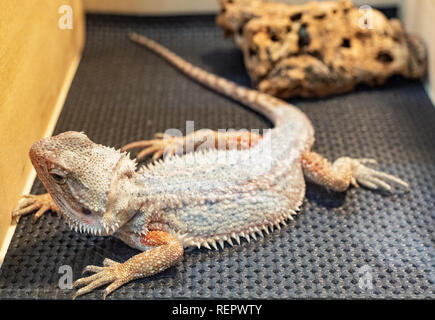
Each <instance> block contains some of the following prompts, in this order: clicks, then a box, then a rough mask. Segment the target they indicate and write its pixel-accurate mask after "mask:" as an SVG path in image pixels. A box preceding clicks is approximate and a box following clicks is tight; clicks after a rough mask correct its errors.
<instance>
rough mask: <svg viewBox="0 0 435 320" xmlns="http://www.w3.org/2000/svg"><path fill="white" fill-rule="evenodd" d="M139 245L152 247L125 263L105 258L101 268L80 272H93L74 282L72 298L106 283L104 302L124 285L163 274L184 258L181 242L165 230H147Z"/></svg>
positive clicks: (96, 267)
mask: <svg viewBox="0 0 435 320" xmlns="http://www.w3.org/2000/svg"><path fill="white" fill-rule="evenodd" d="M141 242H142V243H143V245H144V246H151V247H153V248H152V249H150V250H147V251H144V252H142V253H139V254H137V255H135V256H133V257H132V258H130V259H128V260H127V261H125V262H124V263H119V262H115V261H113V260H110V259H105V260H104V262H103V265H104V266H103V267H99V266H87V267H86V268H85V269H84V270H83V272H94V274H93V275H91V276H89V277H85V278H81V279H78V280H77V281H75V282H74V283H73V287H74V288H76V287H81V288H80V289H79V290H78V291H77V292H76V293H75V294H74V295H73V299H75V298H77V297H78V296H80V295H83V294H86V293H88V292H91V291H92V290H94V289H95V288H98V287H100V286H102V285H105V284H109V285H108V286H107V287H106V289H105V290H104V295H103V298H104V299H105V298H106V296H107V295H108V294H110V293H111V292H113V291H114V290H116V289H117V288H119V287H120V286H122V285H124V284H126V283H127V282H130V281H132V280H134V279H139V278H143V277H148V276H151V275H153V274H156V273H159V272H162V271H163V270H165V269H167V268H169V267H171V266H173V265H175V264H176V263H178V262H179V261H180V260H181V259H182V257H183V245H182V244H181V242H180V240H178V239H177V238H175V237H173V236H172V235H170V234H169V233H166V232H164V231H157V230H155V231H149V232H148V233H147V234H146V235H144V236H143V238H142V239H141Z"/></svg>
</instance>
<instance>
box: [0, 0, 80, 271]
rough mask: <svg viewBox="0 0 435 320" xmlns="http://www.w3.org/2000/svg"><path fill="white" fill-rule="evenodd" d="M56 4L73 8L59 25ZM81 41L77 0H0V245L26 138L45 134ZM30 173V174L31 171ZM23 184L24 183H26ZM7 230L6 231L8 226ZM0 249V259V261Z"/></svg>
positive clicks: (24, 165) (21, 178) (20, 177)
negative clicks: (69, 20)
mask: <svg viewBox="0 0 435 320" xmlns="http://www.w3.org/2000/svg"><path fill="white" fill-rule="evenodd" d="M61 5H70V6H71V8H72V9H73V11H72V14H73V15H72V17H73V25H72V27H73V28H72V29H61V28H60V27H59V24H58V22H59V19H60V18H61V17H62V14H61V13H59V8H60V6H61ZM83 43H84V16H83V9H82V3H81V0H38V1H28V0H1V2H0V248H1V249H2V250H3V251H4V247H5V246H7V244H6V243H5V242H4V239H5V237H6V235H7V234H8V230H10V229H9V227H10V224H11V210H12V209H13V208H14V206H15V205H16V204H17V201H18V199H19V198H20V196H21V195H22V193H23V192H25V191H28V190H25V189H26V186H30V185H31V183H30V182H31V181H30V182H29V179H30V178H31V177H32V170H33V169H32V166H31V163H30V160H29V157H28V151H29V148H30V146H31V144H32V143H33V142H35V141H37V140H39V139H41V138H42V137H44V136H46V135H49V134H51V131H52V130H53V127H54V124H55V122H56V119H57V115H58V114H59V111H60V109H61V106H62V104H63V99H64V97H65V96H66V92H67V89H68V87H69V83H70V81H71V79H72V75H73V74H74V70H75V68H76V66H77V64H78V61H79V57H80V54H81V49H82V46H83ZM33 176H34V175H33ZM27 188H28V187H27ZM9 233H10V232H9ZM1 259H2V257H1V252H0V264H1Z"/></svg>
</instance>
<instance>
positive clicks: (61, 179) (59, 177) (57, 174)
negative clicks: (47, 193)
mask: <svg viewBox="0 0 435 320" xmlns="http://www.w3.org/2000/svg"><path fill="white" fill-rule="evenodd" d="M50 175H51V177H52V178H53V180H54V181H55V182H56V183H57V184H64V183H65V182H66V178H67V175H66V173H65V172H63V171H61V170H59V169H53V170H51V171H50Z"/></svg>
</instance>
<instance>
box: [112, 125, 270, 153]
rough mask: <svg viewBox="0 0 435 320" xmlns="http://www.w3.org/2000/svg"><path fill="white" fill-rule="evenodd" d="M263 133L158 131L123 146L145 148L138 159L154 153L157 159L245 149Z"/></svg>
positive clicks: (207, 130)
mask: <svg viewBox="0 0 435 320" xmlns="http://www.w3.org/2000/svg"><path fill="white" fill-rule="evenodd" d="M261 138H262V137H261V135H259V134H256V133H253V132H249V131H234V132H218V131H213V130H209V129H202V130H198V131H195V132H193V133H190V134H188V135H187V136H185V137H173V136H168V135H165V134H161V133H158V134H156V135H155V139H152V140H141V141H136V142H132V143H129V144H127V145H125V146H124V147H122V148H121V151H126V150H130V149H134V148H143V150H142V151H141V152H140V153H139V154H138V156H137V159H139V160H140V159H142V158H144V157H146V156H148V155H151V154H152V155H153V156H152V159H153V160H156V159H158V158H160V157H161V156H163V155H165V156H166V155H175V154H183V153H188V152H193V151H196V150H206V149H221V150H222V149H223V150H225V149H226V150H231V149H238V150H244V149H249V148H250V147H252V146H254V145H256V144H257V143H258V142H259V141H260V139H261Z"/></svg>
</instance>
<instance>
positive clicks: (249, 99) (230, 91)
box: [130, 33, 285, 121]
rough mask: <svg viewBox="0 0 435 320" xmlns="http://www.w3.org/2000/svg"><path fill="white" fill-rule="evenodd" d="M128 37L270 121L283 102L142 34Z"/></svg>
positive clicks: (132, 34)
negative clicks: (228, 78) (203, 67)
mask: <svg viewBox="0 0 435 320" xmlns="http://www.w3.org/2000/svg"><path fill="white" fill-rule="evenodd" d="M130 39H131V40H132V41H134V42H136V43H139V44H141V45H143V46H145V47H147V48H149V49H150V50H152V51H154V52H156V53H157V54H158V55H160V56H162V57H163V58H165V59H166V60H167V61H168V62H170V63H171V64H173V65H174V66H175V67H176V68H177V69H179V70H181V71H182V72H183V73H185V74H186V75H188V76H190V77H191V78H193V79H194V80H195V81H197V82H199V83H201V84H203V85H205V86H207V87H208V88H210V89H212V90H215V91H217V92H219V93H222V94H223V95H225V96H227V97H230V98H232V99H234V100H236V101H238V102H240V103H243V104H244V105H246V106H248V107H250V108H252V109H254V110H256V111H258V112H260V113H261V114H263V115H265V116H266V117H268V118H270V119H271V120H272V121H274V119H275V116H274V110H273V109H274V108H275V107H276V106H278V105H282V104H285V102H284V101H281V100H279V99H277V98H275V97H271V96H269V95H267V94H264V93H260V92H258V91H256V90H251V89H247V88H244V87H241V86H239V85H237V84H235V83H234V82H232V81H229V80H226V79H224V78H222V77H218V76H216V75H214V74H212V73H210V72H207V71H204V70H202V69H200V68H198V67H196V66H194V65H192V64H191V63H189V62H187V61H186V60H184V59H182V58H181V57H179V56H178V55H176V54H175V53H173V52H172V51H170V50H169V49H167V48H165V47H163V46H162V45H160V44H158V43H157V42H155V41H153V40H151V39H149V38H147V37H145V36H143V35H140V34H137V33H131V34H130Z"/></svg>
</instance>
